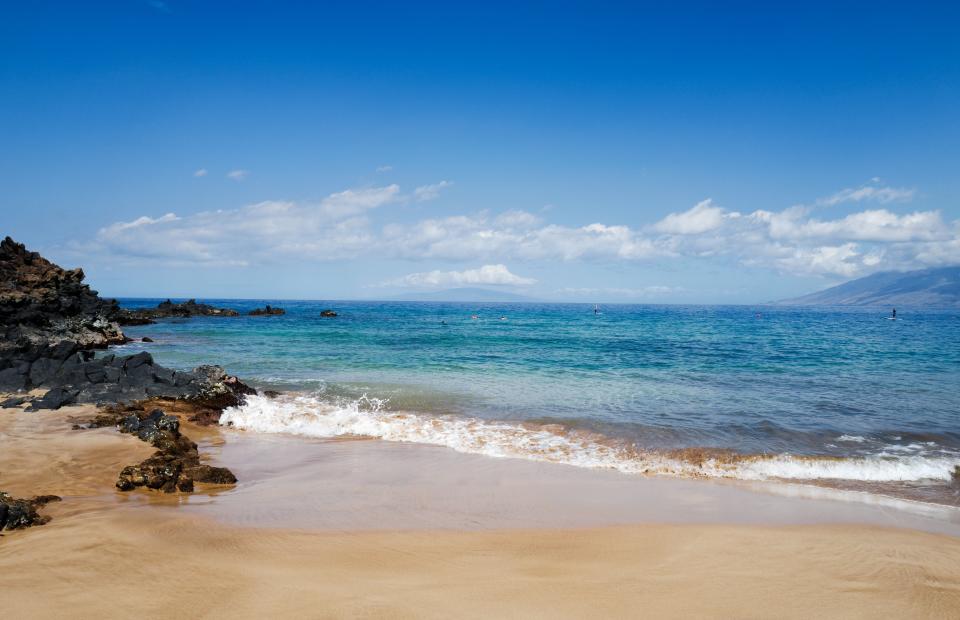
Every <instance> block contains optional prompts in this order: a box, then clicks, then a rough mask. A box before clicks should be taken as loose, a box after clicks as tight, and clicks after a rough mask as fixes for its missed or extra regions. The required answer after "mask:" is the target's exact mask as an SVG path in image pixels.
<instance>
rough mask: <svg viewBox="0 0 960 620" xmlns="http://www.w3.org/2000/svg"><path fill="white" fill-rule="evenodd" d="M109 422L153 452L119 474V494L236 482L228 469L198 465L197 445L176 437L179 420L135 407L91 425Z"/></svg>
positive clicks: (111, 412)
mask: <svg viewBox="0 0 960 620" xmlns="http://www.w3.org/2000/svg"><path fill="white" fill-rule="evenodd" d="M110 422H113V423H116V424H117V428H118V429H119V430H120V432H123V433H129V434H132V435H136V436H137V437H138V438H139V439H140V440H141V441H145V442H147V443H150V444H151V445H153V446H154V447H156V448H157V451H156V452H154V453H153V455H151V456H150V457H149V458H147V459H144V460H143V461H142V462H140V463H139V464H137V465H128V466H127V467H124V468H123V469H122V470H121V471H120V475H119V476H118V478H117V483H116V486H117V488H118V489H119V490H121V491H130V490H133V489H135V488H137V487H145V488H148V489H153V490H158V491H163V492H165V493H173V492H174V491H180V492H183V493H189V492H192V491H193V490H194V482H204V483H209V484H236V482H237V478H236V476H234V475H233V472H231V471H230V470H229V469H227V468H225V467H214V466H211V465H203V464H201V463H200V454H199V452H198V450H197V444H196V443H194V442H192V441H190V439H189V438H188V437H186V436H185V435H183V434H181V433H180V420H179V419H178V418H177V417H176V416H173V415H168V414H165V413H164V412H163V410H162V409H152V410H150V411H149V412H147V411H145V410H143V409H141V408H138V407H135V406H134V407H126V408H114V409H112V410H108V411H107V412H106V413H105V414H103V415H102V416H98V418H97V419H95V420H94V421H93V424H94V425H107V424H108V423H110Z"/></svg>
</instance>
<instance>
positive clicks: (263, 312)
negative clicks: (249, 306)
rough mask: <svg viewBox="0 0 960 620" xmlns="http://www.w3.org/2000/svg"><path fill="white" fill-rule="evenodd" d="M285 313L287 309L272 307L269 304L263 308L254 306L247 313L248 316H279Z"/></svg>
mask: <svg viewBox="0 0 960 620" xmlns="http://www.w3.org/2000/svg"><path fill="white" fill-rule="evenodd" d="M286 313H287V311H286V310H284V309H283V308H274V307H272V306H271V305H270V304H267V305H266V306H264V307H263V308H256V309H254V310H251V311H250V312H248V313H247V314H249V315H250V316H280V315H282V314H286Z"/></svg>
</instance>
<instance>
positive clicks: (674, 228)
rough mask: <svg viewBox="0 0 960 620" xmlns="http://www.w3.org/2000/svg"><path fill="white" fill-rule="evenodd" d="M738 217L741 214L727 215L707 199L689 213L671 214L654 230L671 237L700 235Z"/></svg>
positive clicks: (658, 223) (655, 226) (656, 225)
mask: <svg viewBox="0 0 960 620" xmlns="http://www.w3.org/2000/svg"><path fill="white" fill-rule="evenodd" d="M737 216H739V214H733V213H727V212H725V211H724V210H723V209H722V208H720V207H718V206H715V205H714V204H713V201H712V200H710V199H709V198H707V199H706V200H704V201H703V202H700V203H697V204H696V205H695V206H694V207H693V208H692V209H690V210H689V211H684V212H682V213H671V214H670V215H668V216H667V217H665V218H663V219H662V220H660V221H659V222H657V223H656V224H654V225H653V229H654V230H655V231H657V232H661V233H666V234H670V235H699V234H702V233H705V232H708V231H711V230H715V229H717V228H720V227H721V226H723V220H724V218H726V217H737Z"/></svg>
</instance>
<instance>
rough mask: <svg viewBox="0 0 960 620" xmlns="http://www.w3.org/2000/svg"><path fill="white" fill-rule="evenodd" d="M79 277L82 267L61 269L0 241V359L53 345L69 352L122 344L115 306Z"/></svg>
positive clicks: (18, 246)
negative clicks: (14, 352)
mask: <svg viewBox="0 0 960 620" xmlns="http://www.w3.org/2000/svg"><path fill="white" fill-rule="evenodd" d="M83 279H84V274H83V270H82V269H71V270H69V271H68V270H65V269H62V268H61V267H59V266H57V265H55V264H54V263H51V262H50V261H48V260H47V259H45V258H43V257H42V256H40V254H38V253H36V252H30V251H28V250H27V249H26V248H25V247H24V245H23V244H21V243H17V242H16V241H14V240H13V239H11V238H10V237H6V238H5V239H4V240H3V241H2V242H0V335H2V336H3V337H2V338H0V358H3V357H7V352H8V351H11V350H16V349H21V348H23V347H26V346H29V345H41V346H44V347H46V346H47V345H48V344H49V343H52V342H57V341H62V342H70V343H73V348H74V350H75V349H76V348H84V349H89V348H104V347H106V346H108V345H110V344H120V343H123V342H124V341H125V338H124V335H123V332H121V331H120V327H119V325H118V324H117V322H116V318H117V315H118V314H119V311H120V308H119V306H117V302H116V301H115V300H105V299H101V298H100V297H99V296H98V295H97V292H96V291H94V290H91V289H90V287H89V286H87V285H86V284H84V283H83ZM65 346H67V345H65ZM58 359H63V357H59V358H58Z"/></svg>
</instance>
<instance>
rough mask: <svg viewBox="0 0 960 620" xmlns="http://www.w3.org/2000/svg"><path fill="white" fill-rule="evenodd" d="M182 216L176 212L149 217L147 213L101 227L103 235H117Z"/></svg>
mask: <svg viewBox="0 0 960 620" xmlns="http://www.w3.org/2000/svg"><path fill="white" fill-rule="evenodd" d="M179 219H180V218H179V217H177V216H176V214H174V213H167V214H166V215H162V216H160V217H158V218H152V217H147V216H146V215H144V216H141V217H138V218H137V219H135V220H133V221H132V222H116V223H114V224H111V225H110V226H107V227H106V228H101V229H100V233H99V234H101V235H103V234H106V235H116V234H119V233H122V232H123V231H127V230H131V229H133V228H142V227H144V226H153V225H154V224H163V223H165V222H175V221H177V220H179Z"/></svg>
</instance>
